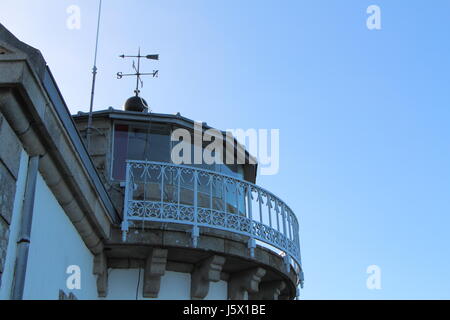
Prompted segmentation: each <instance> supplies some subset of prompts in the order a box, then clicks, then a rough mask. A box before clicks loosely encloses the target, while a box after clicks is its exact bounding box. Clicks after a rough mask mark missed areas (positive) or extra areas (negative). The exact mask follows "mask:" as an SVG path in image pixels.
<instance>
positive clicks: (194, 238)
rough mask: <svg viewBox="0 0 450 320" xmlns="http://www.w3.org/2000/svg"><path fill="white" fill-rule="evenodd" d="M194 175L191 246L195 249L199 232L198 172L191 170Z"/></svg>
mask: <svg viewBox="0 0 450 320" xmlns="http://www.w3.org/2000/svg"><path fill="white" fill-rule="evenodd" d="M193 173H194V178H193V180H194V226H193V227H192V246H193V247H194V248H197V242H198V237H199V235H200V230H199V228H198V171H197V170H193Z"/></svg>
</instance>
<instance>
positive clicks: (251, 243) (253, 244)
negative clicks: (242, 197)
mask: <svg viewBox="0 0 450 320" xmlns="http://www.w3.org/2000/svg"><path fill="white" fill-rule="evenodd" d="M246 193H247V207H248V218H249V219H250V239H249V240H248V248H249V249H250V256H251V257H252V258H254V257H255V248H256V241H255V238H253V234H254V231H253V213H252V188H251V187H250V185H248V186H247V192H246Z"/></svg>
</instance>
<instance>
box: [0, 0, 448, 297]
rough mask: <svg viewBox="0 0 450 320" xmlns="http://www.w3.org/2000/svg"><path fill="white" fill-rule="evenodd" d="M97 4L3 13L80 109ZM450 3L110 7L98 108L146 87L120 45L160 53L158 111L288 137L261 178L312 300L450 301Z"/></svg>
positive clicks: (18, 2) (230, 1)
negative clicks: (376, 273) (375, 271)
mask: <svg viewBox="0 0 450 320" xmlns="http://www.w3.org/2000/svg"><path fill="white" fill-rule="evenodd" d="M97 4H98V2H97V1H92V0H78V1H77V0H45V1H44V0H35V1H29V0H1V9H0V22H1V23H2V24H4V25H5V26H6V27H7V28H8V29H9V30H10V31H11V32H13V33H14V34H15V35H16V36H17V37H18V38H19V39H21V40H22V41H24V42H26V43H28V44H30V45H32V46H34V47H36V48H38V49H39V50H41V52H42V53H43V55H44V57H45V59H46V61H47V63H48V64H49V66H50V68H51V70H52V72H53V74H54V76H55V78H56V81H57V83H58V85H59V88H60V90H61V92H62V94H63V96H64V98H65V100H66V102H67V104H68V106H69V108H70V111H71V112H72V113H76V112H78V111H84V112H86V111H88V109H89V97H90V86H91V69H92V64H93V58H94V45H95V29H96V18H97ZM71 5H76V6H78V7H79V8H80V10H81V11H80V12H81V14H80V29H69V28H68V27H67V20H68V18H69V17H70V14H69V13H67V9H68V7H70V6H71ZM370 5H377V6H379V8H380V9H381V29H380V30H369V29H368V28H367V26H366V20H367V18H368V17H369V14H367V12H366V10H367V8H368V7H369V6H370ZM449 12H450V2H449V1H446V0H434V1H423V0H417V1H407V0H397V1H387V0H386V1H385V0H370V1H366V0H346V1H335V0H301V1H300V0H298V1H293V0H292V1H288V0H281V1H275V0H259V1H256V0H248V1H238V0H227V1H225V0H215V1H213V0H165V1H163V0H145V1H144V0H128V1H119V0H104V1H103V14H102V24H101V31H100V44H99V54H98V64H97V65H98V68H99V71H98V80H97V81H98V82H97V90H96V96H95V106H94V110H102V109H106V108H108V107H109V106H113V107H115V108H121V106H122V105H123V103H124V101H125V100H126V99H127V98H128V97H130V96H131V95H133V90H134V82H133V80H132V79H122V80H117V79H116V77H115V74H116V73H117V72H119V71H122V72H128V71H131V69H130V61H124V60H122V59H120V58H119V57H118V56H119V55H120V54H122V53H125V54H136V53H137V50H138V47H141V50H142V51H143V53H158V54H160V61H145V62H144V64H143V70H144V71H149V72H151V71H153V70H154V69H159V70H160V71H159V72H160V77H159V78H157V79H151V78H150V79H146V80H145V83H144V87H143V89H142V96H143V97H144V98H146V100H147V101H148V102H149V104H150V106H151V108H152V109H153V111H154V112H158V113H169V114H173V113H177V112H180V113H181V115H183V116H185V117H188V118H190V119H194V120H203V121H206V122H207V123H208V125H211V126H213V127H216V128H219V129H222V130H225V129H234V128H242V129H249V128H255V129H279V130H280V169H279V172H278V174H276V175H271V176H260V177H259V178H258V184H259V185H261V186H263V187H264V188H266V189H268V190H270V191H271V192H273V193H274V194H276V195H278V196H279V197H280V198H282V199H283V200H284V201H285V202H286V203H287V204H288V205H289V206H290V207H291V208H292V209H293V210H294V212H295V213H296V215H297V217H298V219H299V223H300V239H301V250H302V262H303V268H304V272H305V286H304V289H303V290H302V292H301V297H302V298H303V299H450V276H449V275H448V270H449V267H450V232H449V227H450V215H449V212H450V196H449V195H450V166H449V163H450V148H449V138H450V125H449V119H450V79H449V75H450V38H449V34H450V19H449V18H448V15H449ZM371 265H376V266H378V267H379V270H381V278H380V280H381V288H380V289H375V290H371V289H369V288H368V287H367V285H366V282H367V279H368V277H369V274H368V273H367V268H368V267H369V266H371Z"/></svg>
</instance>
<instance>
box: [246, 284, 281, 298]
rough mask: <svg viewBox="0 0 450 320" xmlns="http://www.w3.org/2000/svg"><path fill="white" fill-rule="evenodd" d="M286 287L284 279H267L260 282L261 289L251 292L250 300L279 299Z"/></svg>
mask: <svg viewBox="0 0 450 320" xmlns="http://www.w3.org/2000/svg"><path fill="white" fill-rule="evenodd" d="M284 288H286V283H285V282H284V281H281V280H280V281H267V282H261V283H260V284H259V291H258V292H256V293H251V294H249V300H278V298H279V297H280V294H281V292H282V291H283V290H284Z"/></svg>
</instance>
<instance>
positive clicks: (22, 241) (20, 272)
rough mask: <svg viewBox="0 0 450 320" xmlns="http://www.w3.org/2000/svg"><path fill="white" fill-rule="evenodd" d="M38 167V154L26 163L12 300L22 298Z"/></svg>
mask: <svg viewBox="0 0 450 320" xmlns="http://www.w3.org/2000/svg"><path fill="white" fill-rule="evenodd" d="M38 167H39V156H33V157H31V158H30V160H29V163H28V171H27V184H26V187H25V194H24V199H23V208H22V222H21V225H20V234H19V239H18V241H17V258H16V264H15V266H14V282H13V288H12V293H11V298H12V299H14V300H22V299H23V291H24V288H25V276H26V272H27V265H28V251H29V248H30V240H31V226H32V222H33V210H34V197H35V194H36V179H37V173H38Z"/></svg>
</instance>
